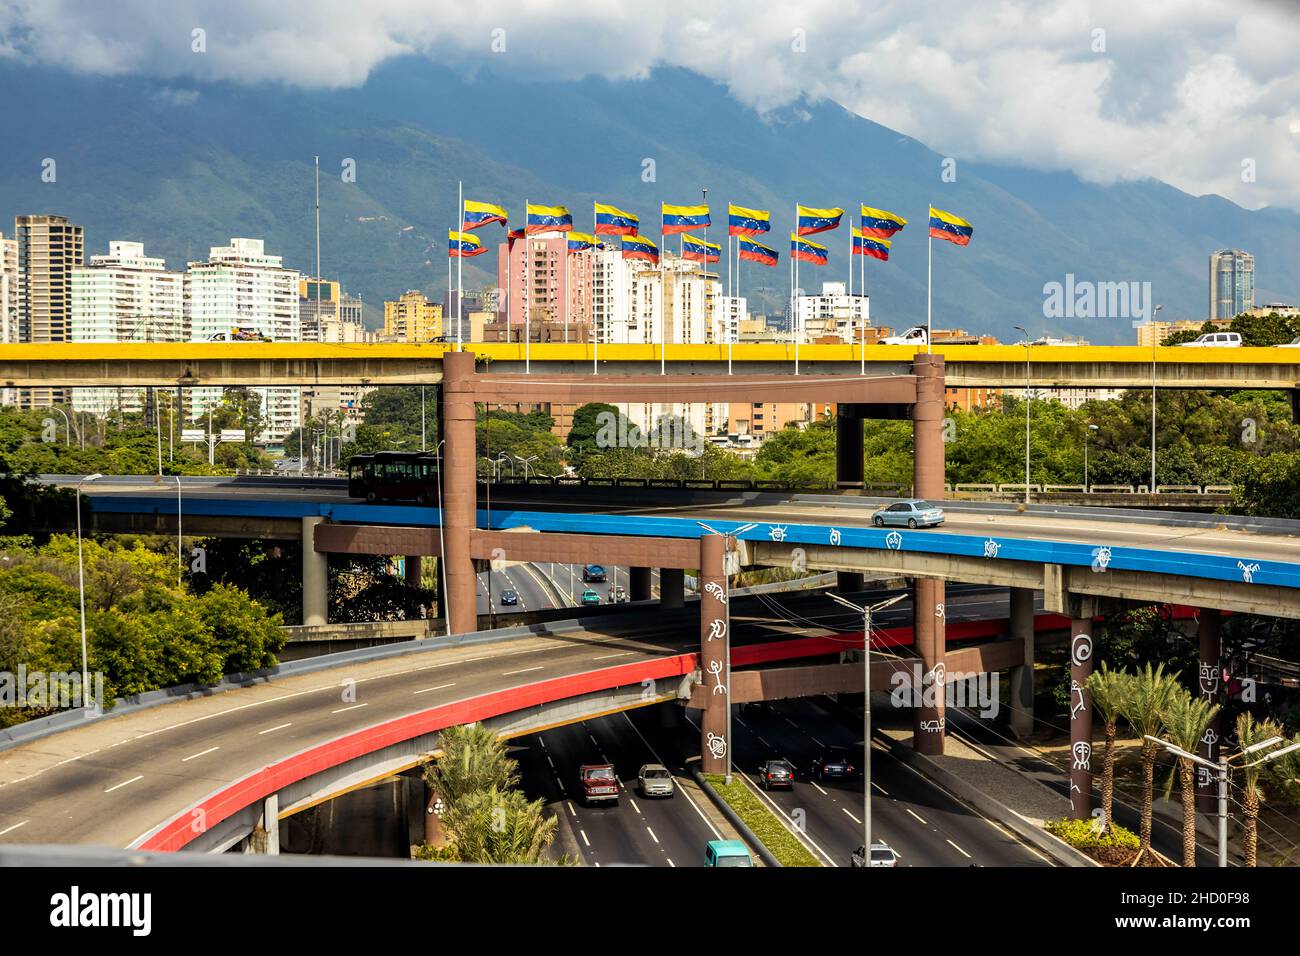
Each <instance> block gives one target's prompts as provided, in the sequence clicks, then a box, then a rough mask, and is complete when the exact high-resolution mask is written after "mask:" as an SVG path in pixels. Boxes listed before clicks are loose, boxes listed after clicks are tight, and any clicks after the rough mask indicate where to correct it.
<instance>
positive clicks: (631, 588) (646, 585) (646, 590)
mask: <svg viewBox="0 0 1300 956" xmlns="http://www.w3.org/2000/svg"><path fill="white" fill-rule="evenodd" d="M652 594H653V592H652V591H651V587H650V569H649V568H628V571H627V596H628V600H629V601H648V600H650V598H651V596H652Z"/></svg>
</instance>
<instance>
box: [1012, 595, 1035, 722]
mask: <svg viewBox="0 0 1300 956" xmlns="http://www.w3.org/2000/svg"><path fill="white" fill-rule="evenodd" d="M1008 638H1009V639H1010V640H1012V641H1017V642H1019V643H1020V646H1021V647H1023V648H1024V649H1025V662H1024V663H1023V664H1021V665H1020V666H1019V667H1013V668H1012V669H1011V694H1010V704H1011V732H1012V733H1013V734H1015V735H1016V736H1017V737H1028V736H1029V735H1030V734H1032V733H1033V732H1034V592H1033V590H1032V589H1030V588H1012V589H1011V628H1010V633H1009V634H1008Z"/></svg>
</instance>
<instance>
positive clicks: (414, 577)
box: [402, 554, 424, 588]
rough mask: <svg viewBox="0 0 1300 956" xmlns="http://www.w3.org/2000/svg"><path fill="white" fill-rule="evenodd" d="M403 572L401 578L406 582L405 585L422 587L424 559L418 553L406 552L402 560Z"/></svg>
mask: <svg viewBox="0 0 1300 956" xmlns="http://www.w3.org/2000/svg"><path fill="white" fill-rule="evenodd" d="M403 566H404V569H405V570H404V572H403V575H402V579H403V580H404V581H405V582H406V586H407V587H412V588H419V587H422V586H423V585H422V583H421V582H422V581H423V580H424V559H423V558H422V557H421V556H420V555H418V554H408V555H407V556H406V561H405V562H404V565H403Z"/></svg>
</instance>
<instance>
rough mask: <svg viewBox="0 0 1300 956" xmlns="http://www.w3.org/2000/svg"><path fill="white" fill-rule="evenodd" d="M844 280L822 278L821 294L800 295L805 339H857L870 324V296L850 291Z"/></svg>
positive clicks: (801, 322) (799, 313) (808, 340)
mask: <svg viewBox="0 0 1300 956" xmlns="http://www.w3.org/2000/svg"><path fill="white" fill-rule="evenodd" d="M846 289H847V287H846V285H845V283H843V282H823V283H822V291H821V295H801V296H799V297H798V298H797V299H796V300H795V301H796V307H797V309H798V317H799V324H798V326H797V328H798V329H800V330H801V334H802V336H803V337H802V339H801V340H800V341H802V342H816V341H818V340H819V339H820V340H825V339H831V338H834V339H838V340H839V341H841V342H854V341H856V340H857V339H858V338H860V337H861V331H860V330H862V329H865V328H867V327H869V326H870V325H871V300H870V298H869V297H868V296H865V295H849V294H848V292H847V291H846Z"/></svg>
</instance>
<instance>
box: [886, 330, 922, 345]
mask: <svg viewBox="0 0 1300 956" xmlns="http://www.w3.org/2000/svg"><path fill="white" fill-rule="evenodd" d="M880 344H881V345H924V344H925V329H924V328H922V327H921V326H919V325H914V326H912V327H911V328H910V329H908V330H907V331H906V332H903V333H901V334H899V335H887V336H885V337H884V338H883V339H881V340H880Z"/></svg>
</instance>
